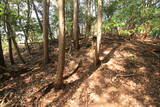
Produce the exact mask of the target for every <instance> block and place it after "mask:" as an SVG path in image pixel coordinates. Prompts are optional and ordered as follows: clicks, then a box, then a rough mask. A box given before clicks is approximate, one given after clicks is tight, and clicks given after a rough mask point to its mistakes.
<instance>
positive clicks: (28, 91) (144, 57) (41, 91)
mask: <svg viewBox="0 0 160 107" xmlns="http://www.w3.org/2000/svg"><path fill="white" fill-rule="evenodd" d="M102 44H103V45H102V49H103V50H102V52H101V62H102V63H101V65H99V67H97V68H94V67H93V65H92V57H91V56H92V54H93V52H92V51H91V50H90V49H91V47H90V48H87V49H86V48H85V47H84V48H82V49H81V50H80V52H79V54H75V55H72V56H71V55H69V54H67V55H66V58H67V59H66V65H67V66H66V68H65V75H68V74H70V73H71V71H72V70H73V68H72V66H74V65H75V64H76V63H77V62H79V60H82V65H81V67H80V68H79V69H78V71H77V72H76V73H75V74H73V75H72V76H71V77H70V78H68V79H65V86H64V89H62V90H60V91H56V90H55V89H54V81H55V72H56V64H57V63H56V61H55V60H57V58H56V57H55V56H56V55H57V53H56V51H55V50H56V49H51V52H54V53H53V54H52V55H51V56H52V57H53V59H52V60H51V62H52V63H50V64H48V65H47V67H45V68H44V67H42V66H41V64H39V63H40V62H41V60H42V58H41V57H42V54H41V53H39V51H38V50H37V51H36V52H37V53H39V55H37V54H35V56H33V62H32V63H30V64H28V65H27V66H28V67H29V68H30V71H28V72H26V73H23V74H20V75H19V76H17V77H16V78H13V79H10V80H8V81H5V82H4V83H2V84H0V91H1V97H2V98H4V96H6V99H9V100H8V102H9V103H10V106H13V105H14V106H15V105H16V106H21V107H23V106H24V107H54V106H60V107H62V106H66V107H73V106H74V107H88V106H89V107H99V106H103V107H159V106H160V100H159V99H160V59H159V58H158V56H157V55H158V54H157V53H153V52H151V49H153V48H155V47H157V46H156V45H153V44H151V43H148V42H140V41H124V40H115V39H112V40H111V39H103V43H102ZM36 59H37V60H36ZM75 60H76V61H75ZM6 102H7V101H6Z"/></svg>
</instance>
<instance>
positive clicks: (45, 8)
mask: <svg viewBox="0 0 160 107" xmlns="http://www.w3.org/2000/svg"><path fill="white" fill-rule="evenodd" d="M49 3H50V1H49V0H43V40H44V41H43V46H44V64H47V63H48V62H49V52H48V44H49V43H48V42H49V41H48V28H49V16H48V15H49Z"/></svg>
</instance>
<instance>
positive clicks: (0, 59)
mask: <svg viewBox="0 0 160 107" xmlns="http://www.w3.org/2000/svg"><path fill="white" fill-rule="evenodd" d="M0 66H3V67H5V66H6V64H5V61H4V55H3V49H2V35H1V33H0Z"/></svg>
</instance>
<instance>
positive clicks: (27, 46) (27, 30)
mask: <svg viewBox="0 0 160 107" xmlns="http://www.w3.org/2000/svg"><path fill="white" fill-rule="evenodd" d="M27 6H28V13H27V28H26V34H24V36H25V47H26V49H27V52H28V54H29V55H31V50H30V47H29V45H28V36H29V26H30V1H29V0H27Z"/></svg>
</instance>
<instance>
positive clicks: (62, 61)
mask: <svg viewBox="0 0 160 107" xmlns="http://www.w3.org/2000/svg"><path fill="white" fill-rule="evenodd" d="M64 2H65V0H59V1H58V6H59V43H58V46H59V56H58V72H57V81H56V88H57V89H59V88H62V86H63V71H64V64H65V16H64V13H65V12H64V11H65V10H64Z"/></svg>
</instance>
